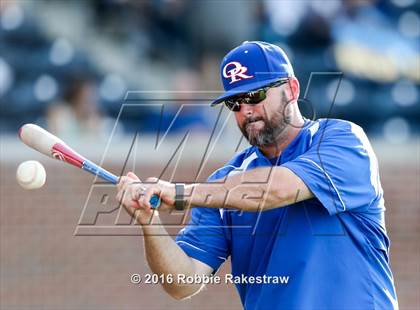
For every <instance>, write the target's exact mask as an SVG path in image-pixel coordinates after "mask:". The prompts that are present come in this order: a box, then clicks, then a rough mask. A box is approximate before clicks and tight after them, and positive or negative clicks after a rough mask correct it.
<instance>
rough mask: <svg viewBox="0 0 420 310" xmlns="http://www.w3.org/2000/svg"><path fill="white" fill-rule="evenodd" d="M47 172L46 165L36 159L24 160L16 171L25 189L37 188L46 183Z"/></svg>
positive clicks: (18, 179) (20, 183) (19, 181)
mask: <svg viewBox="0 0 420 310" xmlns="http://www.w3.org/2000/svg"><path fill="white" fill-rule="evenodd" d="M46 178H47V174H46V172H45V168H44V166H43V165H42V164H41V163H40V162H39V161H36V160H28V161H24V162H23V163H21V164H20V165H19V167H18V168H17V171H16V179H17V181H18V183H19V185H20V186H22V187H23V188H24V189H37V188H41V187H42V186H43V185H44V184H45V180H46Z"/></svg>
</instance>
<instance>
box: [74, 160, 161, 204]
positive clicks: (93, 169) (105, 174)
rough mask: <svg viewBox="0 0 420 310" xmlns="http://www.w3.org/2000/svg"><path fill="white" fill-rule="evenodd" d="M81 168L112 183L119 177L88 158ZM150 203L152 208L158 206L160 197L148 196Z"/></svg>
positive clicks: (116, 182) (117, 180) (116, 181)
mask: <svg viewBox="0 0 420 310" xmlns="http://www.w3.org/2000/svg"><path fill="white" fill-rule="evenodd" d="M82 169H83V170H86V171H88V172H90V173H92V174H94V175H97V176H98V177H100V178H101V179H103V180H105V181H108V182H111V183H112V184H118V182H119V177H117V176H116V175H115V174H112V173H111V172H109V171H107V170H105V169H104V168H102V167H99V166H98V165H96V164H95V163H93V162H91V161H90V160H85V161H84V162H83V165H82ZM149 203H150V205H151V206H152V209H157V208H159V206H160V197H159V196H158V195H153V196H152V198H150V201H149Z"/></svg>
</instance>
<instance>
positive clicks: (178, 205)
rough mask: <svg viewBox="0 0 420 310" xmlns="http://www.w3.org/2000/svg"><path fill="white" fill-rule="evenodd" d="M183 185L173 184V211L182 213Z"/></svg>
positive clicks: (183, 200) (183, 206) (183, 203)
mask: <svg viewBox="0 0 420 310" xmlns="http://www.w3.org/2000/svg"><path fill="white" fill-rule="evenodd" d="M184 192H185V184H184V183H175V210H178V211H182V210H184V209H185V204H186V201H185V197H184Z"/></svg>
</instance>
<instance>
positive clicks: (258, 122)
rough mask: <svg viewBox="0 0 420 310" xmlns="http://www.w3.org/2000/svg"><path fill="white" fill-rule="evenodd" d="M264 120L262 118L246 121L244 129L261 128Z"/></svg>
mask: <svg viewBox="0 0 420 310" xmlns="http://www.w3.org/2000/svg"><path fill="white" fill-rule="evenodd" d="M264 124H265V123H264V121H263V120H253V121H250V122H248V124H247V125H246V129H251V130H252V129H262V128H263V127H264Z"/></svg>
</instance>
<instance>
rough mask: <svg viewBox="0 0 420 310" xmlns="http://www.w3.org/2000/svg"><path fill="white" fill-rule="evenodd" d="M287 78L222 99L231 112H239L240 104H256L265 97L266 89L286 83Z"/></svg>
mask: <svg viewBox="0 0 420 310" xmlns="http://www.w3.org/2000/svg"><path fill="white" fill-rule="evenodd" d="M288 81H289V79H282V80H279V81H276V82H274V83H272V84H269V85H267V86H265V87H262V88H259V89H256V90H253V91H250V92H248V93H245V94H240V95H237V96H234V97H230V98H228V99H226V100H224V101H223V103H224V104H225V105H226V106H227V108H228V109H229V110H231V111H233V112H239V111H240V110H241V104H243V103H245V104H251V105H256V104H258V103H260V102H261V101H263V100H264V99H265V98H267V91H268V90H269V89H270V88H274V87H279V86H281V85H283V84H286V83H288Z"/></svg>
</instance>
